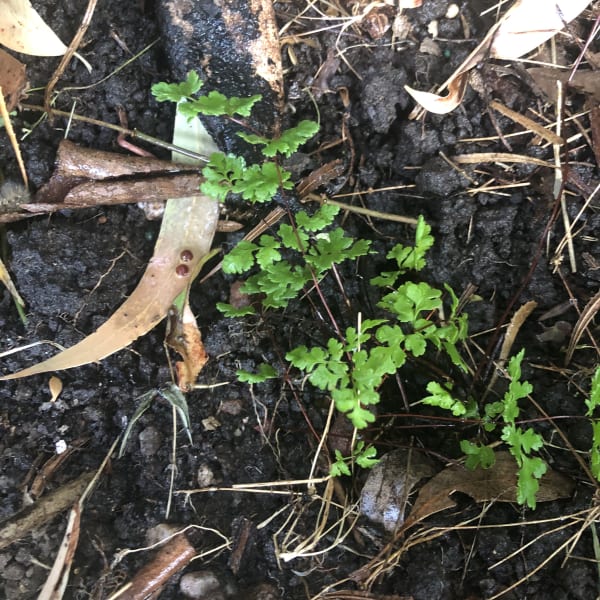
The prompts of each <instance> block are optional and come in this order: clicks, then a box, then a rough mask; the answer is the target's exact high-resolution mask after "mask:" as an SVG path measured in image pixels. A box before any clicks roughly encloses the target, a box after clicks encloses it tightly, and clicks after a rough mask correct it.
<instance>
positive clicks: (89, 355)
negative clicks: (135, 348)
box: [0, 196, 219, 380]
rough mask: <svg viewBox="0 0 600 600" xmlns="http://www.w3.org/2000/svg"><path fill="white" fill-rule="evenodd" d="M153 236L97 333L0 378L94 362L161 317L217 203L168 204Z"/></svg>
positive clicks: (208, 233) (188, 274)
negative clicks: (138, 270)
mask: <svg viewBox="0 0 600 600" xmlns="http://www.w3.org/2000/svg"><path fill="white" fill-rule="evenodd" d="M168 204H170V205H171V206H172V207H173V209H172V210H171V211H170V212H168V211H167V212H165V216H164V218H163V222H162V226H161V230H160V234H159V238H158V240H157V242H156V246H155V248H154V255H153V257H152V258H151V259H150V263H149V264H148V266H147V268H146V271H145V272H144V275H143V277H142V280H141V281H140V283H139V284H138V286H137V287H136V289H135V290H134V291H133V293H132V294H131V295H130V296H129V298H128V299H127V300H126V301H125V303H124V304H123V305H122V306H121V307H120V308H119V309H118V310H117V311H116V312H115V313H114V315H113V316H112V317H111V318H110V319H109V320H108V321H107V322H106V323H104V324H103V325H102V326H101V327H99V328H98V330H97V331H95V332H94V333H92V334H91V335H89V336H88V337H86V338H85V339H83V340H82V341H81V342H79V343H78V344H75V346H71V347H70V348H67V349H66V350H64V351H63V352H60V353H59V354H57V355H56V356H53V357H52V358H49V359H48V360H45V361H43V362H41V363H39V364H37V365H33V366H32V367H29V368H28V369H24V370H22V371H19V372H18V373H13V374H12V375H6V376H4V377H2V378H0V379H2V380H7V379H16V378H19V377H27V376H29V375H35V374H38V373H46V372H48V371H60V370H62V369H70V368H72V367H78V366H81V365H85V364H88V363H92V362H97V361H99V360H101V359H102V358H105V357H106V356H109V355H110V354H113V353H114V352H117V351H118V350H120V349H122V348H125V347H126V346H128V345H129V344H130V343H131V342H133V341H134V340H136V339H137V338H138V337H140V336H141V335H144V334H145V333H147V332H148V331H150V330H151V329H153V328H154V327H155V326H156V325H157V324H158V323H160V321H162V320H163V319H164V318H165V316H166V315H167V313H168V311H169V309H170V308H171V306H172V304H173V301H174V300H175V298H176V297H177V296H179V294H181V293H182V292H183V291H184V290H185V289H187V287H188V284H189V282H190V280H191V279H192V278H193V277H194V276H195V275H196V274H197V272H198V270H199V268H200V267H201V265H202V263H203V258H204V257H205V256H206V254H207V253H208V251H209V250H210V246H211V244H212V239H213V235H214V232H215V229H216V226H217V221H218V218H219V207H218V204H217V203H216V202H215V201H214V200H212V199H210V198H207V197H206V196H193V197H191V198H180V199H177V200H170V201H169V202H168Z"/></svg>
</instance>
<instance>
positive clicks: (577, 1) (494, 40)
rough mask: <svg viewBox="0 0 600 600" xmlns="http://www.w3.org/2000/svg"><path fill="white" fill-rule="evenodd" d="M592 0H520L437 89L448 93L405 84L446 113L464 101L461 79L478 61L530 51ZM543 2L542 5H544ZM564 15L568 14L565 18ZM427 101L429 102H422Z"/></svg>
mask: <svg viewBox="0 0 600 600" xmlns="http://www.w3.org/2000/svg"><path fill="white" fill-rule="evenodd" d="M588 4H589V0H569V1H568V2H567V1H566V0H554V1H552V2H546V3H544V4H543V5H540V1H539V0H517V1H516V2H515V3H514V4H513V6H512V7H511V8H510V9H509V10H508V11H507V12H506V13H505V14H504V16H503V17H502V18H501V20H500V21H499V22H498V23H496V24H495V25H493V26H492V27H491V28H490V30H489V31H488V33H487V34H486V36H485V38H484V39H483V40H482V42H481V43H480V44H479V45H478V46H477V47H476V48H475V50H473V52H471V54H470V55H469V56H468V57H467V58H466V60H465V61H464V62H463V63H462V64H461V65H460V67H458V68H457V69H456V71H455V72H454V73H453V74H452V75H451V76H450V78H449V79H448V80H447V81H446V82H445V83H444V84H443V85H441V86H440V88H439V89H438V90H437V92H438V94H439V93H440V92H442V91H443V90H445V89H446V88H448V89H449V91H450V94H449V96H448V97H443V96H439V95H437V94H427V95H426V96H421V97H420V98H421V99H419V97H417V96H415V94H414V91H415V90H411V89H410V88H408V87H407V86H405V88H406V89H407V91H408V93H409V94H411V95H412V96H413V98H415V100H417V102H419V103H420V104H421V105H422V106H423V107H424V108H425V109H426V110H428V111H430V112H433V113H436V114H446V113H448V112H450V111H451V110H453V109H454V108H456V106H458V104H460V102H461V101H462V95H464V89H463V90H462V94H461V96H460V100H459V101H458V103H456V98H457V97H458V94H457V91H458V90H459V89H460V88H459V87H458V82H460V84H461V85H462V84H464V85H466V81H464V82H463V81H462V80H461V77H462V76H464V74H466V73H467V72H468V71H469V70H471V69H472V68H473V67H475V65H477V63H479V62H480V61H481V60H483V59H484V58H486V57H487V56H492V57H494V58H504V59H514V58H519V57H520V56H522V55H523V54H527V53H528V52H530V51H531V50H533V49H534V48H536V47H537V46H539V45H540V44H542V43H543V42H545V41H546V40H548V39H550V38H551V37H552V36H553V35H555V34H556V33H558V32H559V31H560V30H562V29H563V28H564V26H565V25H566V24H567V23H569V22H570V21H572V20H573V19H574V18H575V17H577V16H578V15H579V14H580V13H581V12H582V11H583V10H584V9H585V7H586V6H587V5H588ZM540 6H541V7H540ZM561 15H562V17H563V18H564V20H563V18H561ZM422 100H424V101H425V103H423V102H422Z"/></svg>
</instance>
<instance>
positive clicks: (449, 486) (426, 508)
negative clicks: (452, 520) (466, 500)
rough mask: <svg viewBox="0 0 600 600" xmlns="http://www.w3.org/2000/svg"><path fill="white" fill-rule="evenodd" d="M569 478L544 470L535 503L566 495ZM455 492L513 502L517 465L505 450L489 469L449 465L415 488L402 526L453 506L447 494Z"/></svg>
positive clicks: (479, 499) (569, 491)
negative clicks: (417, 493) (407, 514)
mask: <svg viewBox="0 0 600 600" xmlns="http://www.w3.org/2000/svg"><path fill="white" fill-rule="evenodd" d="M574 486H575V484H574V482H573V480H572V479H570V478H569V477H567V476H566V475H563V474H562V473H559V472H558V471H554V470H553V469H550V468H549V469H548V471H547V472H546V474H545V475H544V476H543V477H542V479H541V480H540V489H539V491H538V494H537V501H538V502H550V501H552V500H557V499H558V498H566V497H568V496H570V495H571V494H572V492H573V488H574ZM455 492H461V493H463V494H467V495H468V496H470V497H471V498H473V500H475V502H491V501H497V502H515V498H516V497H517V464H516V462H515V459H514V458H513V457H512V456H511V455H510V454H509V453H508V452H497V453H496V462H495V464H494V466H492V467H490V468H489V469H479V468H478V469H475V470H474V471H470V470H468V469H467V468H466V467H463V466H462V465H453V466H451V467H448V468H446V469H444V470H443V471H441V472H440V473H438V474H437V475H436V476H435V477H433V478H432V479H430V480H429V481H428V482H427V483H426V484H425V485H424V486H423V487H422V488H421V490H420V491H419V495H418V497H417V499H416V501H415V504H414V506H413V509H412V511H411V513H410V515H409V516H408V518H407V519H406V521H405V523H404V526H405V528H406V529H408V528H409V527H411V526H412V525H415V524H416V523H418V522H419V521H422V520H423V519H425V518H426V517H429V516H430V515H433V514H435V513H438V512H440V511H442V510H445V509H447V508H452V507H454V506H456V502H454V500H452V498H451V497H450V495H451V494H453V493H455Z"/></svg>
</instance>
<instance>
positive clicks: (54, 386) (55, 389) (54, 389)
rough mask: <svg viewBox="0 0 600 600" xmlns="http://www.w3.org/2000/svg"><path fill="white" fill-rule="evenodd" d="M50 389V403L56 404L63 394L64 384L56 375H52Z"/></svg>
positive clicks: (49, 381)
mask: <svg viewBox="0 0 600 600" xmlns="http://www.w3.org/2000/svg"><path fill="white" fill-rule="evenodd" d="M48 388H49V389H50V402H56V401H57V400H58V397H59V396H60V394H61V393H62V390H63V382H62V380H61V379H59V378H58V377H56V375H52V377H50V379H49V380H48Z"/></svg>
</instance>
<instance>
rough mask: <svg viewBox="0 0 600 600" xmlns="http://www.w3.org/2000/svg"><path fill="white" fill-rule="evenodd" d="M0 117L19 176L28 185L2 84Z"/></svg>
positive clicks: (0, 89)
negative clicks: (13, 154) (17, 165)
mask: <svg viewBox="0 0 600 600" xmlns="http://www.w3.org/2000/svg"><path fill="white" fill-rule="evenodd" d="M0 117H2V120H3V121H4V128H5V129H6V133H8V139H9V140H10V144H11V146H12V147H13V150H14V151H15V155H16V157H17V163H18V164H19V170H20V171H21V177H22V179H23V183H24V184H25V187H26V188H27V187H29V184H28V181H27V171H26V170H25V164H24V163H23V157H22V156H21V149H20V148H19V142H18V141H17V136H16V135H15V130H14V129H13V126H12V121H11V120H10V115H9V114H8V108H7V107H6V102H5V101H4V93H3V92H2V86H0Z"/></svg>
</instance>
